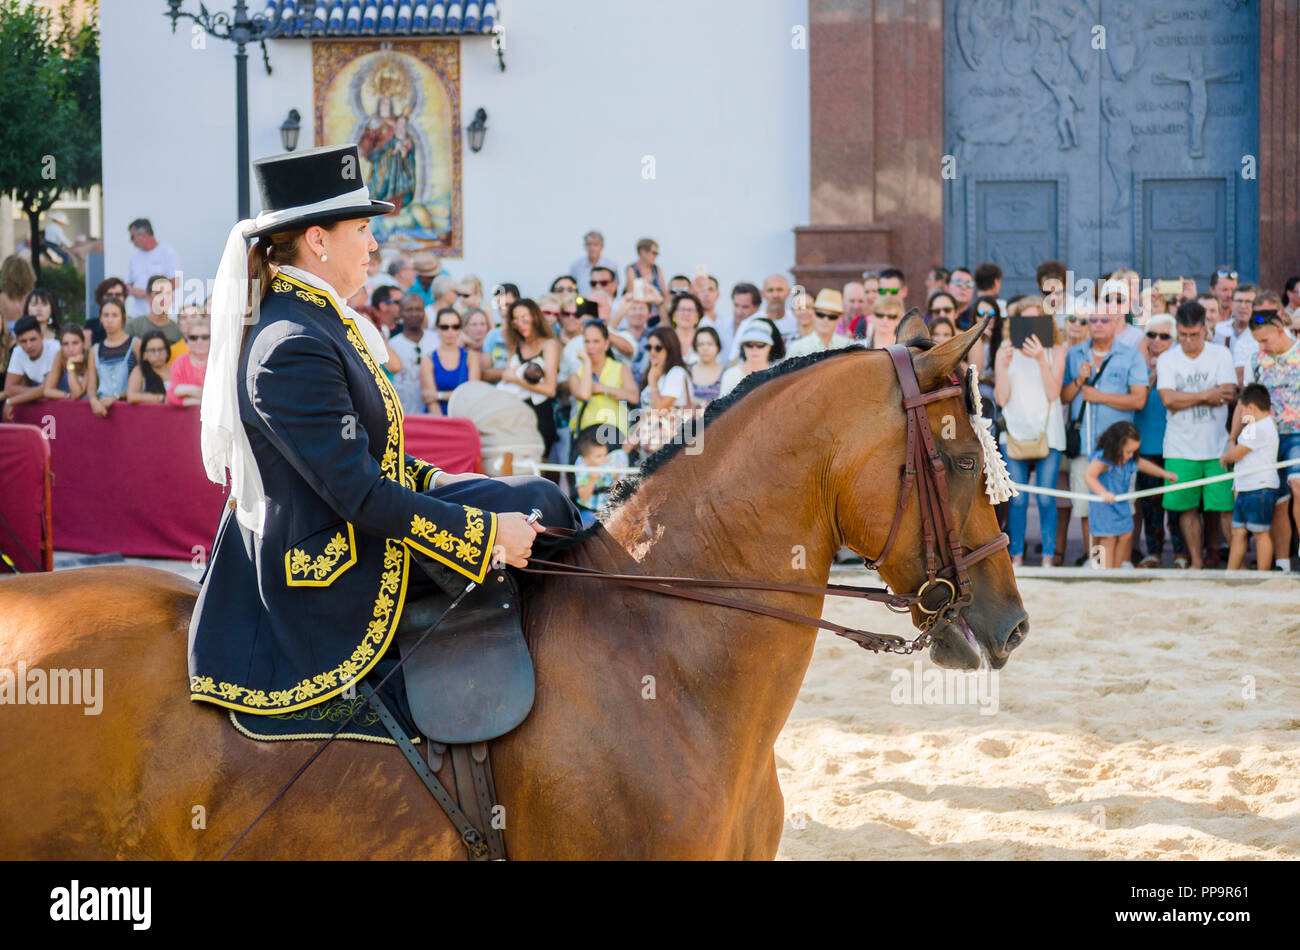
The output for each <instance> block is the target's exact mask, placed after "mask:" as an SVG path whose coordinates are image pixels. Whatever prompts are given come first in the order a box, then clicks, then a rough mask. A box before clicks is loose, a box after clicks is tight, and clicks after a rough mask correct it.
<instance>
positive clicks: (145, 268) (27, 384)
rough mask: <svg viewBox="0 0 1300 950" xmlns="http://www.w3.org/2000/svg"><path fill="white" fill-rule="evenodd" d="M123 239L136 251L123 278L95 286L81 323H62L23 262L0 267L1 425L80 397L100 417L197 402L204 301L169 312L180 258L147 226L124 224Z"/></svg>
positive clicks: (12, 260)
mask: <svg viewBox="0 0 1300 950" xmlns="http://www.w3.org/2000/svg"><path fill="white" fill-rule="evenodd" d="M129 233H130V237H131V243H132V244H133V245H134V246H135V248H136V250H135V251H134V252H133V254H132V255H131V258H130V261H129V263H128V266H127V273H128V276H127V277H126V278H121V277H108V278H106V279H104V280H102V281H100V283H99V284H98V285H97V286H96V287H95V291H94V294H93V299H94V312H93V313H92V314H87V315H86V319H85V320H84V321H72V320H65V319H64V316H63V314H61V313H60V312H59V303H58V301H57V299H56V298H55V297H54V295H53V294H51V293H50V292H49V291H48V290H46V289H44V288H41V287H37V286H36V277H35V274H34V272H33V271H32V269H31V265H30V264H28V263H27V262H26V261H25V260H23V259H22V258H21V257H18V256H16V255H15V256H12V257H9V258H7V259H6V260H5V261H4V262H3V264H0V310H2V311H3V313H4V322H3V324H0V365H2V366H4V368H5V376H4V388H3V390H2V391H0V402H3V404H4V407H3V410H0V413H2V417H3V419H4V420H5V421H9V420H10V419H11V418H12V417H13V407H14V406H16V405H20V404H22V403H25V402H33V401H35V400H38V399H85V400H86V401H87V402H88V403H89V405H90V408H91V411H92V412H93V413H94V414H95V415H97V416H100V417H106V416H107V415H108V414H109V412H110V411H111V410H112V408H113V406H114V405H116V404H117V403H119V402H124V403H156V404H158V405H170V406H195V405H198V404H199V402H200V401H201V399H202V395H203V378H204V373H205V372H206V370H207V358H208V348H209V346H210V343H211V331H210V329H209V319H208V311H207V304H206V303H204V304H202V305H191V306H183V307H178V306H177V301H176V288H177V284H178V283H179V280H180V270H181V269H180V260H179V258H178V257H177V255H176V252H175V251H174V250H172V249H171V248H170V247H168V246H166V245H164V244H160V243H159V242H158V240H157V239H156V238H155V237H154V234H153V227H152V226H151V225H150V223H149V221H148V220H146V219H144V218H139V219H137V220H135V221H132V222H131V224H130V226H129Z"/></svg>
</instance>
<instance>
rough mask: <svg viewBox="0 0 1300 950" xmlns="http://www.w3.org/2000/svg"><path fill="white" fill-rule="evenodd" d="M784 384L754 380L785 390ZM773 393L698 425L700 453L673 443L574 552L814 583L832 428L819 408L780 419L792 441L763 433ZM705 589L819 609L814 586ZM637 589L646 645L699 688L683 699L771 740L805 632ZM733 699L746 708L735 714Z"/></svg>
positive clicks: (791, 695)
mask: <svg viewBox="0 0 1300 950" xmlns="http://www.w3.org/2000/svg"><path fill="white" fill-rule="evenodd" d="M782 382H783V381H775V380H774V381H772V382H769V383H767V384H765V386H764V387H763V388H764V389H765V390H766V389H768V388H769V387H771V389H772V390H778V389H783V388H784V386H782V385H781V383H782ZM773 395H779V393H776V392H763V391H762V390H759V391H757V392H756V393H755V394H754V397H747V399H746V402H748V400H749V399H750V398H753V399H754V402H753V403H752V404H750V405H746V404H745V402H742V403H738V404H737V405H736V406H734V407H732V408H731V409H729V410H728V411H727V412H726V413H725V414H724V415H722V416H720V417H719V418H718V420H717V421H716V422H715V423H713V424H711V425H710V426H709V428H708V429H707V430H705V431H704V432H703V433H702V435H701V442H700V445H701V446H702V447H703V449H704V451H703V452H702V453H700V454H688V452H687V448H689V447H684V448H683V449H681V450H680V451H679V452H678V453H677V455H676V456H674V457H673V458H672V459H671V460H670V461H669V462H668V463H666V464H665V465H664V467H663V468H661V469H659V470H658V471H657V472H655V473H654V474H652V475H651V476H649V477H648V478H647V479H646V480H645V482H643V483H642V485H641V486H640V487H639V488H638V489H637V491H636V493H635V494H634V495H632V497H631V498H629V499H628V500H627V501H625V502H624V503H623V505H622V506H621V507H619V508H618V509H617V510H616V511H615V512H614V513H613V515H612V516H611V517H610V518H609V520H608V522H607V523H606V525H605V531H603V532H601V533H599V534H597V535H596V536H595V537H593V538H592V539H591V540H590V541H589V542H588V543H587V544H586V545H584V546H583V547H582V548H580V549H578V550H577V551H575V552H574V559H575V560H576V561H577V562H579V563H582V564H584V565H586V566H591V567H597V568H600V569H602V570H608V571H617V572H620V573H635V574H650V575H671V576H678V577H726V578H735V579H743V580H754V581H760V582H769V581H775V582H783V583H793V584H803V585H807V586H817V587H820V586H823V585H824V584H825V583H826V582H827V580H828V577H829V573H830V565H831V561H832V558H833V556H834V553H835V551H834V546H835V543H836V542H835V539H834V537H833V526H832V524H831V515H830V506H829V504H828V503H827V500H826V493H825V492H824V491H823V490H822V488H821V486H822V482H823V479H824V478H825V475H826V465H825V461H826V460H825V458H824V457H823V456H824V455H826V454H828V453H829V451H830V448H829V435H830V434H829V433H825V432H820V431H819V425H818V423H816V422H813V421H812V420H815V419H817V418H818V414H815V413H810V414H809V415H808V416H807V419H808V420H809V422H808V424H806V425H790V424H788V423H787V424H785V425H784V426H783V427H782V428H783V429H784V431H785V432H786V433H788V434H789V435H790V438H791V440H797V442H796V443H795V444H782V441H781V439H779V438H771V437H769V430H770V429H771V428H772V427H773V421H772V420H773V416H772V414H771V413H772V411H773V410H774V409H775V408H776V404H775V403H773V402H771V401H770V397H771V396H773ZM762 396H767V397H769V399H762V400H760V398H758V397H762ZM762 403H766V405H767V409H766V412H764V411H763V405H762ZM786 408H787V409H789V408H790V407H789V406H787V407H786ZM733 414H734V416H733ZM788 416H789V413H788V412H787V413H786V417H787V418H788ZM728 417H731V418H728ZM765 419H766V420H767V421H766V423H765V422H764V420H765ZM695 589H696V590H701V589H702V588H695ZM711 592H712V593H715V594H719V595H721V596H724V597H729V598H732V599H736V600H746V601H751V602H754V603H758V604H763V605H767V606H778V607H782V608H785V609H787V610H792V611H794V612H796V613H801V614H804V615H811V616H819V615H820V608H821V599H820V598H818V597H816V596H812V595H791V594H788V593H787V594H781V593H774V592H769V591H757V590H753V591H751V590H734V589H726V588H721V589H713V590H712V591H711ZM646 596H647V597H650V598H653V601H654V604H655V606H654V608H653V612H652V613H651V614H650V616H652V617H653V616H658V617H661V618H664V621H663V622H661V623H660V625H659V627H658V628H657V629H655V630H654V631H653V633H654V641H653V642H654V649H655V650H656V651H658V653H659V655H660V656H662V657H663V658H664V659H668V660H671V661H673V662H672V663H671V664H670V665H671V666H672V667H674V668H677V669H682V670H686V671H688V672H689V674H690V675H689V677H688V679H689V681H690V684H691V685H690V687H689V689H691V690H698V691H699V694H698V695H694V696H692V697H690V699H691V700H692V701H694V702H696V704H697V705H698V706H699V707H701V708H702V709H704V710H706V711H707V714H708V715H709V717H710V718H711V719H713V720H714V722H715V725H716V729H717V730H719V731H727V730H731V729H733V728H748V727H752V726H754V725H755V723H759V724H760V725H759V728H758V732H757V734H755V733H753V732H749V733H748V734H749V735H750V736H755V735H757V736H758V737H761V738H762V739H763V740H764V741H771V740H774V739H775V737H776V733H777V732H778V731H779V730H780V728H781V726H782V725H783V724H784V722H785V720H786V717H787V716H788V715H789V712H790V708H791V707H792V706H793V705H794V701H795V699H796V698H797V695H798V690H799V686H800V684H801V682H802V680H803V674H804V671H805V669H806V668H807V665H808V661H809V659H810V657H811V655H812V647H813V643H814V641H815V639H816V632H815V630H814V629H813V628H810V627H807V626H798V625H795V624H790V623H787V622H785V621H780V620H776V619H773V618H770V617H766V616H763V615H761V614H753V613H748V612H745V611H741V610H734V611H727V610H723V611H722V614H721V618H722V619H721V620H720V621H714V623H715V624H716V625H712V626H711V625H709V624H708V623H703V622H694V621H695V620H696V618H699V617H701V616H702V615H701V613H700V611H701V610H708V611H711V612H710V613H709V614H708V616H709V617H711V618H716V617H718V616H719V615H718V610H717V609H716V608H706V607H701V605H699V604H697V603H694V602H691V601H685V600H674V599H673V598H671V597H667V596H664V597H659V596H657V595H654V594H647V595H646ZM674 610H680V611H681V613H680V614H679V616H680V617H681V618H682V620H681V622H673V621H672V620H671V619H669V618H671V617H672V613H673V611H674ZM737 704H740V707H743V708H746V709H747V710H749V713H751V714H752V715H747V716H738V715H737V712H736V710H737V708H738V706H737ZM746 719H748V722H743V720H746Z"/></svg>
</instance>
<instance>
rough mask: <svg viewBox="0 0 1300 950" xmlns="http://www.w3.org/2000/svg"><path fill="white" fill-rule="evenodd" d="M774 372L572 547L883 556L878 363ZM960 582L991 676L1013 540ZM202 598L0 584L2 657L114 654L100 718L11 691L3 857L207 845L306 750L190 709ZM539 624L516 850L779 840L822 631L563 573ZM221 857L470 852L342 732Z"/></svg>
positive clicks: (910, 570)
mask: <svg viewBox="0 0 1300 950" xmlns="http://www.w3.org/2000/svg"><path fill="white" fill-rule="evenodd" d="M978 329H979V328H975V329H973V330H971V331H969V332H967V333H964V334H962V335H961V336H958V337H957V338H956V339H954V340H951V341H949V342H947V343H945V344H943V345H941V346H938V347H935V348H933V349H930V350H929V351H926V352H917V353H916V355H915V365H916V369H917V376H918V378H919V380H920V383H921V387H922V389H923V390H930V389H934V388H936V387H937V386H938V385H940V384H941V382H942V380H943V379H944V377H946V376H947V375H948V374H949V373H951V372H952V371H953V369H954V367H955V366H956V364H957V362H958V360H959V359H960V358H961V357H962V355H963V354H964V353H965V352H966V350H967V349H968V348H969V347H970V345H971V344H972V343H973V342H974V339H975V336H976V335H977V334H978ZM763 377H764V378H762V379H756V380H754V381H753V382H752V383H747V384H746V386H745V388H744V396H743V398H739V399H736V400H734V401H732V402H731V403H729V404H728V405H727V407H726V411H725V412H719V413H716V414H714V415H713V416H712V417H711V418H710V421H709V424H708V426H707V428H706V429H705V430H704V431H703V432H702V434H701V435H700V442H699V444H700V446H701V447H702V449H703V451H701V452H699V453H695V452H693V451H677V452H675V453H673V452H671V450H668V454H667V455H661V456H660V457H659V458H657V459H656V461H658V463H659V464H658V465H656V466H650V467H651V468H653V469H654V471H652V472H648V473H647V475H646V477H645V478H644V480H642V481H641V483H640V485H639V486H638V487H636V489H635V490H634V491H632V492H631V493H630V495H629V496H628V497H625V498H624V499H623V500H622V501H621V503H620V504H618V506H617V507H616V508H614V509H613V510H612V511H611V512H610V513H609V514H608V516H607V518H606V521H605V523H604V524H603V526H602V527H600V528H598V529H597V530H596V531H595V532H594V533H593V534H591V535H590V536H588V537H586V538H585V540H583V541H582V542H581V543H580V544H578V545H577V546H575V547H574V548H573V549H572V550H571V551H569V552H568V553H567V554H566V555H565V557H566V558H567V560H568V561H569V562H571V563H574V564H580V565H585V566H590V567H596V568H600V569H603V570H607V571H615V572H625V573H633V572H636V573H642V574H673V575H691V576H715V577H716V576H720V575H725V576H728V577H734V578H738V579H742V578H743V579H759V580H773V581H785V582H791V583H797V584H810V585H822V584H824V583H825V582H826V581H827V578H828V576H829V573H830V567H831V563H832V558H833V555H834V553H835V552H836V551H837V550H838V549H839V548H840V546H841V545H848V546H849V547H851V548H853V549H854V550H855V551H858V552H859V553H862V554H867V555H869V554H872V553H876V552H879V551H880V550H881V548H882V547H883V545H884V541H885V537H886V534H887V533H888V530H889V527H890V524H891V521H892V518H893V515H894V511H895V506H896V503H897V495H898V490H899V481H898V479H897V478H896V477H894V474H893V473H896V472H898V471H899V469H900V466H901V464H902V461H903V456H904V413H903V410H902V407H901V395H900V388H899V384H898V381H897V379H896V378H895V375H894V372H893V371H892V368H891V365H890V361H889V357H888V355H887V354H885V353H883V352H879V351H861V350H845V351H841V352H837V353H832V354H826V355H822V356H819V357H809V358H804V359H802V360H798V361H792V362H791V363H790V364H789V365H786V366H779V367H778V368H776V369H774V370H772V371H770V372H769V373H766V374H763ZM927 412H928V414H929V418H930V421H931V425H932V427H933V429H934V432H935V434H936V437H937V438H940V448H941V451H942V453H943V455H944V459H945V464H946V465H947V469H948V479H949V485H950V489H951V495H952V510H953V513H954V516H955V518H956V522H957V525H958V526H959V531H960V533H961V534H962V541H963V543H964V544H965V545H966V547H967V548H974V547H978V546H979V545H982V544H984V543H985V542H987V541H989V540H990V539H991V538H994V537H996V536H997V534H998V524H997V519H996V517H995V515H994V512H993V508H992V507H991V506H990V504H989V502H988V499H987V497H986V496H985V494H984V491H983V477H982V474H981V471H980V459H981V455H980V448H979V442H978V440H977V438H976V436H975V433H974V431H973V429H972V428H971V424H970V422H969V419H968V417H967V414H966V410H965V409H964V407H963V406H962V403H961V399H959V398H957V397H951V398H945V399H942V400H940V401H937V402H935V403H932V404H931V405H930V406H929V407H928V408H927ZM941 433H942V435H941ZM625 494H626V493H625ZM918 507H919V505H918V504H917V503H916V501H915V499H913V501H912V502H911V503H910V504H909V506H908V509H907V512H906V514H905V516H904V518H903V521H902V524H901V528H900V534H899V536H898V538H897V539H896V542H895V544H894V545H893V547H892V549H891V552H890V554H889V556H888V557H887V558H886V559H885V561H884V563H882V565H881V574H882V576H883V578H884V580H885V581H886V582H887V583H889V584H890V585H891V587H892V588H893V589H894V590H897V591H908V592H910V591H914V590H916V589H917V588H918V587H919V586H920V584H921V582H922V581H923V580H924V572H923V570H922V564H921V559H920V558H919V556H918V553H917V552H918V550H919V546H920V543H921V527H920V520H919V515H918V513H917V509H918ZM971 577H972V581H973V588H972V589H973V593H974V601H973V603H972V604H971V605H969V606H968V607H966V608H965V619H966V621H967V622H968V624H969V626H970V628H971V629H972V630H973V632H974V636H975V637H976V638H977V639H978V641H979V644H980V646H981V648H982V651H983V652H984V653H985V654H986V655H987V657H988V659H989V661H990V663H991V664H992V665H994V666H995V667H1000V666H1002V665H1003V664H1004V663H1005V662H1006V659H1007V656H1008V654H1009V653H1010V651H1011V650H1012V649H1013V648H1014V646H1015V645H1016V644H1017V643H1018V642H1019V641H1020V639H1022V638H1023V636H1024V635H1025V633H1026V629H1027V619H1026V617H1025V613H1024V609H1023V607H1022V605H1021V602H1020V597H1019V595H1018V593H1017V591H1016V587H1015V582H1014V578H1013V575H1012V570H1011V563H1010V559H1009V558H1008V557H1007V554H1006V552H1005V551H998V552H997V553H996V554H995V555H993V556H991V557H988V558H986V559H984V560H982V561H980V562H979V563H978V564H976V565H974V566H973V567H972V568H971ZM195 593H196V589H195V587H194V585H192V584H190V583H189V582H187V581H185V580H182V579H180V578H178V577H176V576H174V575H171V574H168V573H165V572H162V571H156V570H150V569H145V568H134V567H98V568H86V569H82V570H75V571H67V572H62V573H57V574H52V575H43V576H33V577H23V578H16V579H11V580H7V581H4V582H2V583H0V670H3V669H8V670H15V669H16V668H17V665H18V663H19V662H20V661H25V663H26V666H27V668H28V669H31V668H38V667H39V668H42V669H45V670H50V669H54V668H64V669H85V668H90V669H95V668H100V669H102V670H103V671H104V680H103V697H102V712H101V713H100V714H99V715H84V714H83V710H82V708H80V707H78V706H73V705H62V706H59V705H21V706H19V705H11V706H5V707H3V713H2V715H3V717H4V719H3V722H4V726H5V728H4V729H3V732H2V733H0V769H2V770H3V772H4V774H5V775H6V776H7V778H8V781H7V784H8V788H7V789H6V792H5V808H4V809H3V811H2V812H0V854H3V855H4V856H5V857H10V858H213V857H217V856H220V855H221V854H222V853H223V852H224V851H225V850H226V848H228V847H229V846H230V845H231V843H232V842H234V840H235V839H236V837H237V836H238V835H239V833H240V832H241V831H242V830H243V829H244V828H245V827H246V826H247V825H248V823H249V822H250V821H251V820H252V819H253V818H254V817H255V816H256V815H257V814H258V813H259V811H261V809H262V808H263V806H265V805H266V804H267V802H268V801H269V800H270V798H271V796H272V795H273V794H274V793H275V792H276V791H277V790H278V789H279V788H280V787H281V786H282V785H283V784H284V782H285V781H286V780H287V779H288V777H289V776H290V775H292V774H293V772H294V771H295V770H296V769H297V768H298V766H299V765H300V764H301V763H302V762H303V760H304V758H305V757H306V756H307V754H308V753H309V752H310V751H311V750H312V749H313V748H314V744H312V743H305V742H282V743H260V742H256V741H253V740H251V739H248V738H245V737H243V736H241V735H239V734H238V733H237V732H236V731H235V730H234V729H233V728H232V727H231V725H230V723H229V720H228V719H227V716H226V713H225V712H224V711H223V710H219V709H215V708H212V707H210V706H206V705H203V704H196V703H191V702H190V700H189V698H188V691H187V689H186V683H187V671H186V656H185V651H186V631H187V629H188V625H189V617H190V611H191V609H192V607H193V605H194V598H195ZM747 596H749V597H751V598H752V599H753V600H754V601H756V602H759V603H763V604H767V605H770V606H777V607H784V608H786V609H789V610H793V611H797V612H799V613H801V614H805V615H811V616H818V615H819V614H820V610H821V606H822V604H821V598H820V597H817V596H812V595H808V594H791V593H772V592H762V593H757V592H747ZM914 619H916V618H914ZM525 625H526V629H527V630H528V631H529V639H530V644H531V648H532V652H533V658H534V662H535V666H536V670H537V700H536V705H535V707H534V708H533V711H532V713H531V715H530V716H529V718H528V719H527V720H526V721H525V722H524V723H523V724H522V725H521V726H519V727H518V728H517V729H515V730H514V731H513V732H511V733H509V734H508V735H506V736H505V737H503V738H501V739H499V740H497V741H496V742H494V743H493V752H494V754H493V763H494V770H495V772H496V776H497V790H498V793H499V797H500V800H501V802H502V804H503V805H504V807H505V816H506V844H507V847H508V849H509V852H510V856H511V857H512V858H519V859H524V858H532V859H539V858H666V859H673V858H771V857H773V856H774V855H775V854H776V850H777V845H778V843H779V841H780V837H781V830H782V827H783V812H784V803H783V799H782V796H781V790H780V788H779V786H778V784H777V776H776V764H775V760H774V754H773V744H774V742H775V741H776V738H777V734H778V733H779V732H780V730H781V728H782V726H783V725H784V723H785V721H786V717H787V716H788V715H789V712H790V709H791V707H792V706H793V705H794V702H795V698H796V696H797V694H798V692H799V687H800V683H801V681H802V680H803V675H804V671H805V669H806V668H807V666H808V662H809V659H810V658H811V656H812V651H813V643H814V640H815V639H816V635H817V633H816V630H815V629H814V628H813V627H811V626H803V625H796V624H793V623H788V622H783V621H780V620H775V619H770V618H766V617H762V616H756V615H753V614H749V613H743V612H740V611H737V610H734V609H729V608H723V607H717V606H711V605H707V604H700V603H693V602H690V601H682V600H677V599H674V598H669V597H664V596H662V595H659V594H655V593H650V592H645V591H638V590H633V589H629V588H626V587H620V586H617V585H614V584H608V585H607V584H606V583H605V582H599V581H584V580H576V579H569V578H554V577H548V578H545V579H544V580H542V581H540V582H539V583H538V585H537V587H536V589H535V593H534V594H533V595H532V596H531V599H530V600H529V602H528V605H527V608H526V616H525ZM935 638H936V639H935V643H934V646H933V653H932V656H933V658H934V660H935V662H937V663H939V664H941V665H944V666H959V667H971V666H975V665H978V663H979V657H978V655H977V654H976V653H975V651H974V649H973V648H972V646H971V645H970V644H969V643H968V640H967V638H966V637H965V636H964V635H963V634H962V633H960V632H958V631H957V629H956V628H955V627H951V626H950V627H946V628H944V629H941V630H936V631H935ZM448 771H449V769H448ZM440 777H441V778H442V779H443V780H444V782H445V783H448V784H450V779H449V775H448V774H447V773H446V772H444V774H443V775H441V776H440ZM234 854H235V856H237V857H240V858H290V857H292V858H360V857H367V858H455V859H459V858H462V857H464V854H465V850H464V848H463V847H462V845H461V844H460V842H459V841H458V839H457V836H456V834H455V832H454V831H453V829H452V827H451V825H450V823H449V822H448V821H447V819H446V818H445V817H444V815H443V813H442V812H441V810H440V809H439V808H438V807H437V805H436V804H435V803H434V801H433V800H432V798H431V796H430V795H429V794H428V792H427V791H426V790H425V788H424V786H423V785H422V784H421V783H420V781H419V779H418V778H417V777H416V776H415V775H414V774H413V773H412V771H411V769H410V767H409V766H408V765H407V763H406V762H405V761H403V759H402V757H401V756H400V755H399V754H398V753H397V751H396V750H394V749H392V748H390V747H388V746H383V745H372V744H369V743H360V742H336V743H333V744H332V745H331V746H330V747H329V748H328V749H327V750H326V752H325V754H324V755H322V756H321V758H320V759H319V760H318V761H317V762H316V763H315V764H314V765H313V766H312V768H311V769H309V770H308V771H307V772H306V774H305V775H304V776H303V777H302V779H301V780H300V781H298V783H297V784H296V785H295V786H294V787H293V788H292V790H291V791H290V792H289V794H288V795H287V796H286V798H285V799H284V800H282V801H281V802H279V803H278V804H277V805H276V806H275V808H274V809H272V810H271V811H270V812H269V813H268V814H267V816H266V818H265V819H264V820H263V821H262V822H261V823H260V825H258V827H257V828H256V829H255V830H254V831H253V833H252V834H251V835H249V837H248V838H247V839H246V840H245V841H244V842H243V843H242V844H241V845H240V846H239V848H238V849H237V850H236V851H235V853H234Z"/></svg>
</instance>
